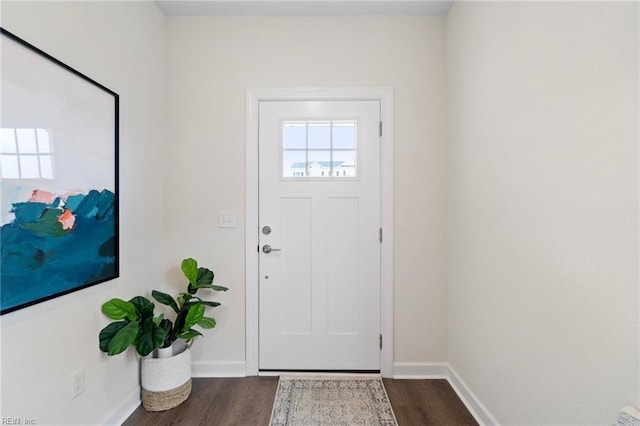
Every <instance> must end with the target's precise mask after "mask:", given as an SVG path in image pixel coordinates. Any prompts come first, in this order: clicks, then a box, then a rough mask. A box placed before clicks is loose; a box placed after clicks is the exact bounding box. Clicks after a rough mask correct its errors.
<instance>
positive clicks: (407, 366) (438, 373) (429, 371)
mask: <svg viewBox="0 0 640 426" xmlns="http://www.w3.org/2000/svg"><path fill="white" fill-rule="evenodd" d="M448 375H449V364H447V363H431V362H394V363H393V378H394V379H446V378H447V377H448Z"/></svg>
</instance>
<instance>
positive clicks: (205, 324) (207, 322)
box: [198, 317, 216, 329]
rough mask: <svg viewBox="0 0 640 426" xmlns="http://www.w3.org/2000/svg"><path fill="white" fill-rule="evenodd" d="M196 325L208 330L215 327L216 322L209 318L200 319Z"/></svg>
mask: <svg viewBox="0 0 640 426" xmlns="http://www.w3.org/2000/svg"><path fill="white" fill-rule="evenodd" d="M198 325H199V326H200V327H202V328H204V329H210V328H213V327H215V326H216V320H215V319H213V318H210V317H202V319H201V320H200V321H199V322H198Z"/></svg>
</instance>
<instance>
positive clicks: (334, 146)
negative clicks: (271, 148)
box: [282, 120, 358, 179]
mask: <svg viewBox="0 0 640 426" xmlns="http://www.w3.org/2000/svg"><path fill="white" fill-rule="evenodd" d="M357 154H358V152H357V121H355V120H333V121H330V120H329V121H327V120H324V121H285V122H284V123H283V131H282V159H283V161H282V177H283V178H293V179H296V178H307V177H309V178H324V179H327V178H333V179H335V178H353V177H357V176H358V169H357Z"/></svg>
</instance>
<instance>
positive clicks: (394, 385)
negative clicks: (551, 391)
mask: <svg viewBox="0 0 640 426" xmlns="http://www.w3.org/2000/svg"><path fill="white" fill-rule="evenodd" d="M384 386H385V388H386V390H387V394H388V395H389V401H390V402H391V406H392V407H393V411H394V413H395V415H396V418H397V420H398V425H399V426H414V425H415V426H418V425H438V426H449V425H451V426H466V425H477V424H478V423H477V422H476V421H475V420H474V418H473V417H472V416H471V414H470V413H469V411H467V409H466V407H465V406H464V404H463V403H462V401H460V399H459V398H458V396H457V395H456V393H455V391H454V390H453V388H451V386H450V385H449V383H448V382H447V381H446V380H393V379H384ZM277 387H278V378H277V377H244V378H211V379H193V390H192V391H191V396H190V397H189V399H187V400H186V401H185V402H184V403H183V404H182V405H180V406H178V407H176V408H174V409H172V410H168V411H163V412H157V413H150V412H147V411H145V410H144V409H143V408H142V406H140V407H138V409H137V410H136V411H135V412H134V413H133V414H132V415H131V416H130V417H129V418H128V419H127V421H126V422H125V423H124V426H151V425H153V426H155V425H161V426H164V425H188V426H192V425H193V426H205V425H206V426H209V425H220V426H227V425H229V426H233V425H238V426H253V425H255V426H260V425H264V426H266V425H268V424H269V419H270V417H271V408H272V406H273V401H274V399H275V395H276V389H277Z"/></svg>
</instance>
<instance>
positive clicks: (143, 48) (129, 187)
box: [0, 1, 164, 425]
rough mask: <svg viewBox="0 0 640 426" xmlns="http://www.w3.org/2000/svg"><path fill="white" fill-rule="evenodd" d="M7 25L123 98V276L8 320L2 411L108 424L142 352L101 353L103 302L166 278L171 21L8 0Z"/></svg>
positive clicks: (129, 11)
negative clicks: (77, 389) (78, 387)
mask: <svg viewBox="0 0 640 426" xmlns="http://www.w3.org/2000/svg"><path fill="white" fill-rule="evenodd" d="M2 26H3V27H4V28H6V29H7V30H9V31H11V32H13V33H15V34H16V35H18V36H21V37H22V38H24V39H25V40H27V41H29V42H31V43H33V44H35V45H36V46H38V47H39V48H41V49H43V50H45V51H46V52H48V53H49V54H51V55H53V56H55V57H56V58H58V59H60V60H61V61H63V62H65V63H66V64H68V65H70V66H72V67H74V68H76V69H77V70H79V71H81V72H82V73H84V74H86V75H88V76H89V77H92V78H94V79H95V80H97V81H98V82H100V83H102V84H104V85H105V86H107V87H109V88H110V89H112V90H114V91H115V92H117V93H118V94H119V95H120V238H121V240H120V256H121V271H120V274H121V276H120V278H119V279H116V280H114V281H109V282H106V283H103V284H99V285H96V286H93V287H91V288H89V289H85V290H82V291H79V292H75V293H73V294H70V295H67V296H64V297H60V298H56V299H54V300H51V301H48V302H44V303H41V304H38V305H35V306H32V307H29V308H25V309H22V310H20V311H17V312H14V313H10V314H6V315H3V316H2V317H1V319H0V321H1V324H2V351H1V353H2V369H1V370H2V383H1V389H2V396H1V410H2V411H1V413H0V414H1V416H2V417H27V418H32V419H34V420H35V421H36V422H37V424H78V425H88V424H103V423H104V422H105V421H107V420H108V419H109V418H112V416H113V415H114V411H115V410H117V409H118V408H119V407H120V406H121V404H123V403H124V402H126V401H127V400H128V398H129V399H130V400H131V399H133V400H135V398H136V397H137V395H138V392H139V387H138V361H137V358H136V356H135V355H134V354H133V351H128V353H127V354H126V355H121V356H118V357H113V358H110V357H107V356H106V355H105V354H103V353H102V352H100V351H99V349H98V332H99V331H100V329H101V328H102V327H104V326H105V325H106V324H107V323H108V320H107V318H106V317H104V316H103V315H102V314H101V313H100V306H101V305H102V303H103V302H105V301H106V300H109V299H110V298H112V297H122V298H129V297H132V296H134V295H136V294H143V293H146V292H148V289H149V287H150V284H152V283H154V282H159V281H161V280H162V279H163V276H162V274H163V271H164V268H163V267H162V266H161V265H162V253H163V241H164V240H163V231H162V227H163V224H164V209H163V206H164V192H163V185H162V181H163V178H164V175H163V167H164V132H163V130H164V129H163V125H164V124H163V123H164V109H163V108H164V71H163V70H164V17H163V16H162V14H161V13H160V12H159V11H158V9H157V7H156V6H155V5H154V4H152V3H148V2H108V3H103V2H44V3H37V2H6V1H3V2H2ZM83 367H84V368H85V370H86V390H85V392H84V393H83V394H81V395H80V396H78V397H77V398H76V399H73V400H72V398H71V396H72V382H71V376H72V374H73V373H74V372H76V371H77V370H79V369H81V368H83Z"/></svg>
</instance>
